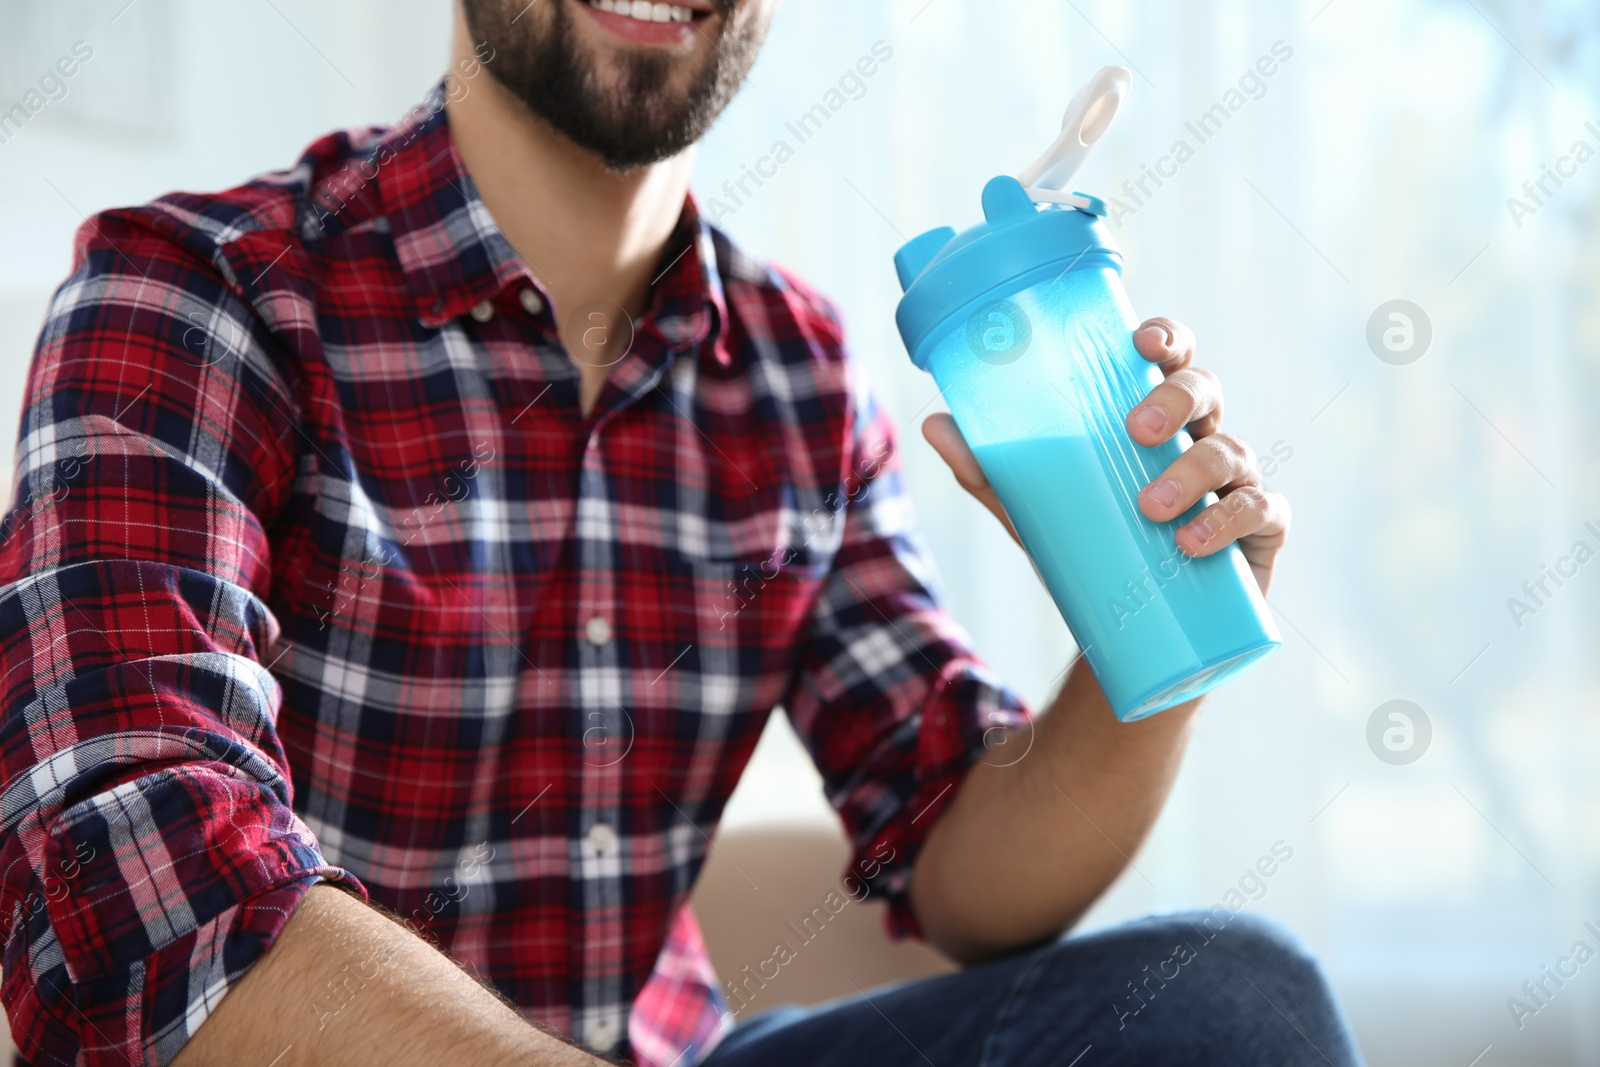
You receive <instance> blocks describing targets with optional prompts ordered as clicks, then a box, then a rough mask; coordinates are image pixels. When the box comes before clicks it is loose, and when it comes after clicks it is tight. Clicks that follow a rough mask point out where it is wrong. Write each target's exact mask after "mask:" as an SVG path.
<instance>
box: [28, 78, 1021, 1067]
mask: <svg viewBox="0 0 1600 1067" xmlns="http://www.w3.org/2000/svg"><path fill="white" fill-rule="evenodd" d="M440 104H441V96H440V90H435V92H434V94H433V95H432V96H431V97H430V99H429V103H428V106H426V107H421V108H418V109H417V110H416V111H414V112H413V113H412V115H411V116H409V117H408V120H407V121H405V122H403V123H402V124H400V125H399V126H398V127H396V128H394V129H389V130H385V129H377V128H373V129H362V130H357V131H349V132H343V133H336V134H333V135H330V136H328V137H325V138H323V139H321V140H319V141H317V142H316V143H315V144H313V145H312V146H311V147H310V148H309V149H308V150H307V152H306V154H305V155H304V156H303V157H302V159H301V160H300V161H299V163H298V164H297V165H296V166H295V167H294V168H293V169H291V170H287V171H283V172H280V173H273V174H268V175H265V176H262V177H260V178H257V179H256V180H254V181H252V182H250V183H248V184H246V185H244V186H241V187H239V188H237V189H233V190H230V191H228V192H225V193H220V194H216V195H193V194H174V195H170V196H167V197H164V198H162V199H161V200H158V201H156V202H154V203H152V204H148V205H145V206H143V207H138V208H131V209H125V210H115V211H108V212H106V213H104V214H102V215H99V216H97V217H96V218H94V219H92V220H90V221H89V222H88V223H87V224H86V225H85V226H84V227H83V228H82V230H81V231H80V232H79V235H78V244H77V248H76V256H75V270H74V272H73V274H72V275H71V277H69V278H68V279H67V281H66V282H65V283H64V284H63V285H62V287H61V289H60V290H59V292H58V293H57V294H56V297H55V299H54V302H53V303H52V305H51V307H50V310H49V314H48V318H47V321H46V323H45V326H44V329H43V332H42V334H41V336H40V339H39V342H38V348H37V352H36V354H35V356H34V361H33V365H32V369H31V372H30V377H29V379H28V386H27V397H26V402H25V405H24V411H23V415H22V425H21V431H20V445H19V448H18V452H17V457H18V458H17V463H18V469H17V479H16V496H15V501H14V504H13V506H12V508H11V510H10V512H9V513H8V514H7V516H6V518H5V522H4V526H3V528H0V671H3V676H4V686H3V695H4V705H3V721H0V731H3V733H0V736H3V742H0V774H3V783H0V784H3V794H0V820H3V824H0V861H3V863H0V896H3V899H0V921H3V922H4V929H3V936H4V946H5V948H4V959H3V968H4V1002H5V1007H6V1009H7V1011H8V1013H9V1015H10V1021H11V1026H12V1028H13V1032H14V1034H15V1035H16V1039H17V1042H18V1044H19V1045H20V1047H21V1048H22V1050H23V1052H24V1055H26V1056H27V1057H28V1058H29V1060H30V1061H31V1062H33V1063H36V1064H45V1063H49V1064H56V1063H62V1064H64V1063H74V1062H75V1063H83V1064H114V1065H117V1067H125V1065H126V1064H128V1063H130V1062H133V1063H141V1064H165V1063H168V1062H170V1061H171V1060H172V1058H173V1057H174V1056H175V1055H176V1054H177V1052H178V1050H179V1049H180V1048H181V1047H182V1045H183V1043H184V1042H185V1041H186V1040H187V1039H188V1037H189V1036H190V1035H191V1034H193V1033H194V1031H195V1029H196V1028H197V1027H198V1026H199V1025H200V1024H201V1023H202V1022H203V1021H204V1020H205V1018H206V1017H207V1015H208V1013H209V1012H210V1011H211V1010H212V1009H213V1008H215V1006H216V1005H217V1003H218V1001H219V1000H220V999H221V998H222V996H223V995H224V993H225V992H226V991H227V989H228V988H229V986H230V985H231V984H232V983H233V982H235V981H236V980H238V978H239V977H240V976H241V975H242V974H243V973H244V972H245V971H246V970H247V969H248V968H249V967H250V965H251V964H252V963H253V962H254V961H255V960H256V959H258V958H259V957H260V956H261V954H262V953H263V952H264V951H266V949H267V948H268V947H269V946H270V944H271V943H272V940H273V938H274V936H275V935H276V934H277V933H278V931H279V930H280V929H282V927H283V925H284V923H285V921H286V919H287V917H288V916H289V914H290V912H291V911H292V909H293V908H294V906H295V904H296V902H297V901H298V900H299V899H300V898H301V896H302V895H303V894H304V893H305V892H306V890H307V888H308V887H309V886H311V885H312V884H314V883H316V882H318V881H328V882H331V883H334V884H338V885H342V886H344V887H346V888H348V889H349V890H351V891H352V892H356V893H361V894H364V895H366V896H368V897H370V899H371V900H372V901H374V902H376V903H379V904H382V905H383V906H384V907H386V908H388V909H390V910H392V911H393V912H396V913H398V914H399V915H401V916H403V917H405V918H406V919H407V920H408V921H409V922H411V923H412V924H414V925H415V926H416V927H418V928H420V930H421V931H422V932H424V933H425V935H426V936H428V937H430V938H431V939H433V940H435V941H436V943H437V944H438V945H439V946H440V947H441V948H442V949H444V950H445V951H446V952H448V953H449V954H450V955H451V956H452V957H453V958H455V959H456V960H458V961H459V962H460V963H461V964H462V965H464V966H465V967H467V968H468V969H469V970H471V971H472V972H474V973H476V974H477V975H479V976H480V977H481V978H482V979H483V980H485V981H487V982H489V983H491V984H492V985H493V986H494V987H495V988H496V989H497V990H499V991H500V992H501V993H503V994H504V995H506V996H507V997H509V998H510V999H511V1000H513V1001H514V1002H515V1003H516V1004H518V1005H519V1006H520V1007H521V1008H522V1010H523V1011H524V1012H525V1013H526V1014H527V1015H528V1016H529V1017H530V1018H533V1019H537V1020H539V1021H541V1022H543V1023H545V1024H548V1025H550V1026H553V1027H556V1028H559V1029H561V1030H563V1031H566V1032H569V1033H572V1034H575V1035H576V1036H577V1037H578V1038H580V1039H582V1040H584V1041H586V1042H587V1043H588V1044H589V1045H590V1046H591V1047H592V1048H594V1049H596V1050H603V1051H607V1052H610V1053H612V1054H615V1055H628V1054H631V1055H634V1056H637V1057H639V1059H640V1060H641V1062H644V1063H649V1064H668V1063H671V1062H673V1061H674V1060H676V1059H679V1058H680V1057H681V1059H682V1062H684V1063H690V1062H693V1060H694V1059H695V1057H696V1056H698V1055H701V1054H703V1053H704V1052H705V1051H706V1050H707V1049H708V1048H709V1047H710V1046H711V1045H712V1044H714V1043H715V1041H716V1039H717V1038H718V1037H719V1036H720V1034H721V1033H722V1031H723V1029H724V1028H725V1027H726V1025H727V1019H728V1016H727V1013H726V1007H725V1002H724V1000H723V998H722V995H721V991H720V990H719V989H718V983H717V978H716V975H715V974H714V972H713V971H712V969H711V967H710V964H709V962H708V959H707V956H706V952H705V949H704V945H703V943H702V942H701V940H700V936H699V930H698V928H697V926H696V925H695V919H694V916H693V914H692V912H690V911H689V909H688V908H687V906H686V903H685V902H686V899H687V897H688V895H689V892H690V890H691V888H692V887H693V885H694V882H695V877H696V874H697V872H698V871H699V869H700V866H701V863H702V861H703V859H704V857H705V855H706V852H707V849H708V848H709V843H710V838H711V835H712V834H713V833H714V832H715V830H716V826H717V821H718V818H719V816H720V814H721V812H722V809H723V806H724V804H725V803H726V801H727V799H728V796H729V794H730V793H731V792H732V791H733V788H734V785H735V784H736V783H737V781H738V779H739V775H740V772H741V771H742V770H743V769H744V766H745V764H746V762H747V760H748V758H749V756H750V753H751V749H752V748H753V746H754V745H755V742H756V739H757V736H758V735H759V734H760V732H761V729H762V726H763V724H764V723H765V722H766V720H767V716H768V715H769V714H770V713H771V711H772V709H773V708H774V707H775V706H777V705H782V706H784V707H785V708H786V709H787V711H788V714H789V716H790V718H791V719H792V720H793V723H794V725H795V728H796V729H797V731H798V733H799V735H800V737H801V738H802V739H803V740H804V742H805V744H806V746H807V748H808V749H809V751H810V752H811V754H812V755H813V757H814V758H815V761H816V764H817V766H818V768H819V769H820V771H821V773H822V777H823V780H824V783H825V786H826V790H827V793H828V795H829V797H830V799H831V801H832V803H833V804H834V805H835V807H836V808H837V810H838V812H839V814H840V816H841V817H842V819H843V822H844V825H845V827H846V829H847V831H848V832H849V834H850V836H851V838H852V840H853V842H854V846H855V849H856V859H855V866H854V868H853V869H854V870H856V871H857V872H858V873H861V874H862V875H863V877H864V880H865V882H866V883H867V884H868V885H869V886H870V889H871V891H872V892H874V893H876V894H878V895H880V896H883V897H886V898H887V900H888V902H889V906H890V923H891V927H892V928H893V929H894V930H895V931H896V932H898V933H914V932H915V922H914V920H913V917H912V915H911V912H910V910H909V908H908V906H907V902H906V891H907V885H908V879H909V872H910V869H911V864H912V861H913V860H914V858H915V857H916V855H917V850H918V847H919V845H920V844H921V842H922V841H923V840H924V839H925V838H926V836H927V834H928V832H929V830H930V829H931V828H932V826H933V825H934V823H935V822H936V821H937V819H938V817H939V813H940V811H941V810H942V808H943V807H944V805H945V804H947V803H948V801H949V799H950V797H951V795H952V792H953V786H954V785H955V784H956V783H957V782H958V781H959V779H960V777H961V775H962V774H963V773H964V772H965V770H966V769H967V768H968V767H969V766H970V764H971V763H972V761H973V760H975V759H976V758H979V757H980V756H981V755H982V753H983V751H984V737H985V734H986V732H987V731H988V730H990V729H992V728H994V727H996V726H1002V725H1010V724H1014V723H1017V722H1020V721H1022V718H1023V717H1024V715H1025V711H1024V709H1023V708H1022V707H1021V706H1020V704H1019V703H1018V701H1017V700H1016V699H1015V697H1013V696H1012V695H1010V694H1009V693H1008V692H1007V691H1005V690H1004V689H1002V688H1001V687H999V686H998V685H996V684H995V683H994V682H993V681H992V680H991V679H990V678H989V676H988V675H987V673H986V671H985V669H984V668H983V666H982V665H981V664H980V663H979V662H978V661H977V660H976V659H975V657H974V656H973V654H972V652H971V651H970V650H969V648H968V643H967V641H966V640H965V638H964V637H963V635H962V634H961V632H960V630H959V629H958V628H957V627H956V626H955V625H954V624H953V622H952V621H951V620H950V619H949V618H948V617H947V616H946V615H945V614H944V613H943V611H942V610H941V608H940V606H939V602H938V597H937V592H936V588H935V578H934V575H933V568H932V566H931V562H930V560H929V558H928V555H927V554H926V551H925V549H924V548H923V547H922V546H921V544H920V542H919V541H918V539H917V536H916V534H915V532H914V530H913V528H912V518H911V512H910V508H909V506H908V502H907V499H906V496H905V494H904V490H903V487H902V484H901V479H900V476H899V473H898V461H897V459H896V453H895V444H894V436H893V433H892V430H891V428H890V426H889V424H888V422H887V421H886V419H885V418H884V416H883V415H881V414H880V413H878V411H877V409H876V408H875V407H874V406H873V404H872V402H871V400H870V399H869V398H868V397H867V395H866V393H865V391H864V390H863V389H862V388H861V387H860V385H859V383H858V382H857V381H856V377H855V375H854V373H853V371H852V368H851V365H850V363H849V361H848V360H847V359H846V357H845V354H844V351H843V347H842V337H841V329H840V325H839V320H838V317H837V315H836V314H835V313H834V311H833V309H832V308H831V307H830V306H829V305H828V304H827V303H826V302H824V301H823V300H821V299H819V298H818V297H817V296H815V295H813V294H812V293H811V292H810V291H808V290H807V289H806V288H805V287H803V286H802V285H801V284H800V283H798V282H797V281H795V280H794V279H792V278H791V277H789V276H788V275H786V274H784V273H782V272H781V271H779V270H777V269H775V268H772V267H770V266H766V265H764V264H762V263H759V262H756V261H754V260H752V259H750V258H748V257H747V256H745V255H743V254H742V253H740V252H739V250H737V249H736V248H734V247H733V246H732V245H731V244H730V243H729V241H728V239H727V238H726V237H725V236H724V235H722V234H721V233H719V232H717V231H716V230H714V229H712V228H710V227H709V226H708V225H707V224H705V223H704V222H702V221H701V220H700V218H699V216H698V215H697V213H696V211H695V209H694V205H693V203H692V201H691V202H689V203H688V204H686V206H685V209H684V212H683V216H682V221H681V224H680V226H679V228H678V230H677V231H676V234H675V236H674V238H673V240H672V241H671V242H670V243H669V245H668V247H667V248H666V249H665V250H664V252H663V256H662V261H661V268H660V269H661V276H660V278H659V279H658V281H657V282H656V283H655V285H654V288H653V292H652V294H651V297H650V302H649V308H648V310H647V311H646V313H645V314H644V315H643V317H642V318H640V319H639V320H638V321H637V323H636V324H635V328H634V338H633V341H632V345H631V348H630V349H629V350H628V351H627V354H626V356H625V357H624V358H622V359H621V360H620V361H619V362H618V363H616V365H615V366H614V367H613V368H612V369H611V375H610V378H609V380H608V381H607V383H606V385H605V387H604V389H603V391H602V393H601V394H600V397H599V400H598V403H597V404H596V406H595V408H594V410H593V411H592V412H591V413H590V414H589V415H588V416H585V415H583V414H582V413H581V411H580V409H579V405H578V393H577V381H578V379H577V375H576V372H575V368H574V366H573V364H572V362H571V359H570V357H569V356H568V354H567V352H566V351H565V350H564V349H563V347H562V345H561V343H560V340H559V338H558V334H557V331H556V324H555V320H554V317H553V315H552V312H551V309H550V304H549V299H548V296H547V295H546V291H545V289H544V288H543V287H542V285H541V283H540V273H539V271H540V270H542V269H543V268H548V269H550V270H552V271H559V269H560V264H559V263H547V264H538V265H530V264H529V263H528V262H527V261H526V260H524V259H523V258H522V257H520V256H519V255H518V254H517V252H516V251H515V250H514V249H513V248H512V247H511V245H510V244H509V242H508V241H507V240H506V238H505V237H504V236H503V235H502V234H501V233H500V232H499V231H498V230H497V229H496V227H495V225H494V223H493V221H492V220H491V219H490V217H489V214H488V212H487V210H486V209H485V207H484V205H483V202H482V200H481V199H480V198H479V196H478V194H477V192H476V190H475V188H474V186H473V183H472V181H471V179H470V178H469V177H468V176H467V174H466V172H465V171H464V169H463V168H462V165H461V161H460V159H459V157H458V155H457V153H456V149H455V144H454V141H453V140H452V137H451V134H450V129H449V125H448V123H447V122H446V120H445V118H444V116H443V113H442V111H441V110H440ZM380 963H381V953H377V954H375V955H374V957H373V960H371V961H363V963H362V964H360V965H356V967H355V970H354V973H356V974H358V975H359V974H361V973H362V971H363V967H365V969H366V977H368V978H370V977H371V976H372V974H373V973H375V972H374V971H373V968H374V967H376V966H378V965H379V964H380ZM350 987H351V981H350V979H349V977H348V976H346V980H345V981H344V982H343V983H342V984H341V985H340V986H338V987H337V988H335V989H334V990H333V991H330V990H315V989H313V990H308V991H307V993H306V998H305V999H306V1005H305V1008H304V1009H303V1010H304V1012H305V1016H304V1017H305V1020H306V1022H307V1024H312V1023H313V1022H314V1021H315V1023H316V1024H319V1025H323V1026H335V1025H338V1023H339V1020H338V1017H337V1016H338V1013H339V1010H340V1009H341V1008H342V1007H343V1005H344V1003H345V1001H344V1000H343V999H342V998H343V997H344V996H346V995H347V990H348V989H349V988H350ZM686 1050H688V1051H689V1054H688V1055H684V1053H685V1051H686Z"/></svg>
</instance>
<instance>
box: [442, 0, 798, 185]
mask: <svg viewBox="0 0 1600 1067" xmlns="http://www.w3.org/2000/svg"><path fill="white" fill-rule="evenodd" d="M571 2H574V3H583V2H584V0H571ZM712 3H713V6H714V8H715V12H716V14H718V15H720V16H721V25H722V30H721V39H720V40H718V41H717V42H715V44H714V46H713V47H712V48H710V49H709V51H708V52H707V54H706V55H705V57H704V59H703V60H699V61H693V60H685V59H684V58H683V57H681V56H675V55H673V54H671V53H668V52H666V51H664V50H661V49H656V48H629V49H619V50H617V54H616V56H615V57H614V62H613V61H607V62H606V65H608V66H614V67H615V76H614V78H612V79H610V81H611V84H606V79H603V78H602V76H601V74H600V71H599V66H600V63H599V62H597V61H595V60H594V57H592V56H591V55H590V54H589V50H588V49H586V48H585V47H584V45H583V42H582V41H581V40H580V37H579V34H578V32H577V28H576V27H575V26H574V25H573V18H574V13H573V12H572V10H571V9H570V8H569V7H568V0H545V2H543V3H541V4H540V6H541V7H543V8H544V9H545V11H543V12H532V11H529V10H528V7H527V6H525V5H524V3H523V0H462V8H463V13H464V14H465V16H466V21H467V28H468V29H469V30H470V32H471V34H472V39H473V40H474V41H476V42H484V43H487V44H488V45H489V46H490V47H492V48H493V49H494V51H493V53H492V55H494V57H495V58H494V61H493V62H492V63H489V64H486V69H488V70H489V72H490V74H491V75H492V76H493V77H494V79H495V80H496V81H498V82H499V83H500V84H501V85H503V86H504V87H505V88H506V89H507V90H508V91H510V93H511V94H512V95H513V96H515V97H517V98H518V99H519V100H521V101H522V102H523V103H524V104H525V105H527V107H528V109H529V110H531V111H532V112H533V113H534V114H536V115H538V116H539V117H540V118H542V119H544V121H545V122H547V123H549V124H550V125H551V126H552V127H554V128H555V129H556V130H558V131H559V132H560V133H562V134H563V135H564V136H566V137H567V138H568V139H569V140H571V141H573V142H574V143H575V144H577V145H578V146H579V147H580V148H584V149H587V150H588V151H590V152H593V153H594V154H595V155H597V156H599V157H600V158H601V160H603V161H604V162H605V165H606V166H607V167H609V168H611V169H612V170H628V169H631V168H633V167H642V166H647V165H649V164H651V163H658V162H660V161H661V160H663V159H668V158H670V157H672V156H675V155H677V154H678V153H679V152H682V151H683V150H684V149H685V148H688V147H689V146H690V145H692V144H694V143H695V142H696V141H698V140H699V139H700V137H701V136H702V135H703V134H704V133H705V132H706V130H708V129H710V128H711V124H712V123H713V122H714V121H716V118H717V116H718V115H720V114H721V113H722V109H723V108H725V107H727V105H728V101H730V100H732V99H733V96H734V94H735V93H736V92H737V91H738V89H739V86H740V84H741V83H742V82H743V81H744V77H745V75H746V74H747V73H749V71H750V67H751V66H752V65H753V64H754V63H755V59H756V54H757V53H758V52H759V51H760V49H761V42H762V39H763V38H764V37H765V35H766V25H765V24H764V22H763V21H762V20H760V19H758V18H757V17H756V16H755V15H754V13H753V12H752V11H750V10H748V9H749V8H750V6H751V5H749V4H743V5H741V4H740V3H739V0H712ZM519 12H520V14H519ZM523 15H527V16H529V17H522V16H523ZM688 62H697V63H698V65H697V69H694V70H691V71H688V76H687V85H684V86H679V85H675V84H674V81H675V76H676V80H678V81H680V82H681V81H683V80H684V79H683V77H682V75H681V74H679V71H680V68H682V67H683V66H684V65H685V64H686V63H688Z"/></svg>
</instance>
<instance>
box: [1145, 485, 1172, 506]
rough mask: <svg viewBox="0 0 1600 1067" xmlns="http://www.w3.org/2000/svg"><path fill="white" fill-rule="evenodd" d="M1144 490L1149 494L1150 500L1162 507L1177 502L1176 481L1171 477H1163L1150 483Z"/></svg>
mask: <svg viewBox="0 0 1600 1067" xmlns="http://www.w3.org/2000/svg"><path fill="white" fill-rule="evenodd" d="M1145 492H1147V493H1149V494H1150V499H1151V500H1154V501H1155V502H1156V503H1157V504H1160V505H1161V506H1162V507H1164V508H1170V507H1171V506H1172V505H1174V504H1176V503H1177V502H1178V483H1177V482H1175V481H1173V480H1172V479H1171V478H1163V479H1161V480H1160V481H1158V482H1152V483H1150V487H1149V488H1148V489H1146V490H1145Z"/></svg>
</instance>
